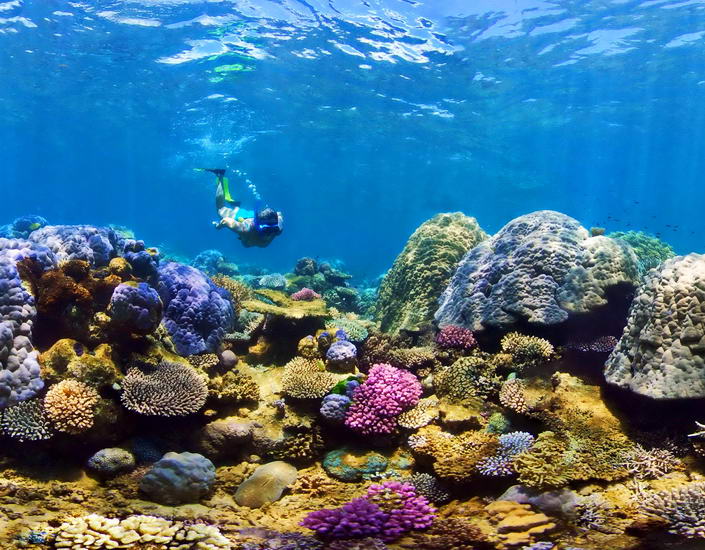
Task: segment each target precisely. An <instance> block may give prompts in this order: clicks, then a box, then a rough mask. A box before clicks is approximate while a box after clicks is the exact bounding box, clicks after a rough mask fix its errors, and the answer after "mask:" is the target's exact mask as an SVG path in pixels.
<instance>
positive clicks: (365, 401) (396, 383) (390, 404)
mask: <svg viewBox="0 0 705 550" xmlns="http://www.w3.org/2000/svg"><path fill="white" fill-rule="evenodd" d="M421 393H422V388H421V384H420V383H419V381H418V380H417V378H416V377H415V376H414V375H413V374H411V373H410V372H407V371H403V370H401V369H397V368H394V367H392V366H391V365H385V364H381V365H374V366H373V367H372V368H371V369H370V372H369V375H368V377H367V379H366V380H365V381H364V382H363V383H362V384H361V385H360V386H359V387H358V388H357V389H356V390H355V392H354V393H353V395H352V399H353V402H352V404H351V405H350V408H349V409H348V413H347V416H346V417H345V425H346V426H348V427H349V428H352V429H353V430H355V431H356V432H359V433H361V434H364V435H380V434H390V433H393V432H394V431H395V429H396V427H397V417H398V416H399V415H400V414H401V413H402V412H404V411H405V410H408V409H410V408H411V407H413V406H414V405H416V403H418V401H419V399H420V397H421Z"/></svg>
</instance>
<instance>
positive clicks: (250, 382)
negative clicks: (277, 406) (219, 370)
mask: <svg viewBox="0 0 705 550" xmlns="http://www.w3.org/2000/svg"><path fill="white" fill-rule="evenodd" d="M208 395H209V396H210V397H212V398H214V399H216V400H218V401H222V402H223V403H230V404H235V403H241V402H243V401H258V400H259V398H260V391H259V386H258V385H257V382H255V380H254V379H253V378H252V377H251V376H250V375H249V374H247V373H245V372H239V371H234V370H230V371H228V372H226V373H225V374H224V375H222V376H215V377H212V378H209V380H208Z"/></svg>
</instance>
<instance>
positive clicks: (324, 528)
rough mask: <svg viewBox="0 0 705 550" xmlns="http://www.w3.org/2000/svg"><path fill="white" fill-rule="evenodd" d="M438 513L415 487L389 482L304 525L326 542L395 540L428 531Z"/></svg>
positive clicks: (310, 517) (310, 518) (316, 514)
mask: <svg viewBox="0 0 705 550" xmlns="http://www.w3.org/2000/svg"><path fill="white" fill-rule="evenodd" d="M434 518H435V510H434V509H433V508H431V507H430V506H429V504H428V501H427V500H426V499H425V498H424V497H422V496H418V495H417V493H416V490H415V489H414V487H413V486H412V485H408V484H403V483H399V482H396V481H388V482H385V483H383V484H382V485H372V486H371V487H370V488H369V489H368V490H367V494H366V495H365V496H364V497H361V498H356V499H353V500H352V501H351V502H349V503H347V504H345V505H343V507H342V508H334V509H323V510H317V511H315V512H311V513H310V514H309V515H308V516H306V517H305V518H304V520H303V521H302V522H301V525H302V526H303V527H307V528H309V529H312V530H314V531H316V533H317V534H318V535H319V536H320V537H322V538H324V539H346V538H364V537H379V538H380V539H382V540H383V541H393V540H396V539H398V538H399V537H401V536H402V535H404V534H405V533H408V532H410V531H413V530H419V529H427V528H428V527H430V526H431V524H432V523H433V520H434Z"/></svg>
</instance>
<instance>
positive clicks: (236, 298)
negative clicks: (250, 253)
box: [211, 275, 253, 313]
mask: <svg viewBox="0 0 705 550" xmlns="http://www.w3.org/2000/svg"><path fill="white" fill-rule="evenodd" d="M211 280H212V281H213V282H214V283H215V284H216V285H217V286H219V287H220V288H224V289H225V290H227V291H228V292H230V296H231V300H230V301H231V302H232V304H233V308H234V309H235V312H236V313H237V312H238V311H240V306H241V304H242V303H243V302H244V301H245V300H251V299H252V296H253V295H252V289H251V288H250V287H249V286H247V285H246V284H244V283H241V282H240V281H238V280H237V279H233V278H232V277H228V276H227V275H214V276H213V277H211Z"/></svg>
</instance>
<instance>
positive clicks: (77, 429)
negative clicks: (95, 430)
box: [44, 379, 99, 434]
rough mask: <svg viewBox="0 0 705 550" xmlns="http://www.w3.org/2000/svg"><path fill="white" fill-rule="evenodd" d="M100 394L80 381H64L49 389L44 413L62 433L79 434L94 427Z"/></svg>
mask: <svg viewBox="0 0 705 550" xmlns="http://www.w3.org/2000/svg"><path fill="white" fill-rule="evenodd" d="M98 399H99V396H98V392H96V391H95V390H94V389H93V388H91V387H90V386H88V385H86V384H84V383H83V382H79V381H78V380H70V379H68V380H62V381H61V382H59V383H58V384H55V385H53V386H52V387H51V388H49V391H48V392H47V394H46V396H45V397H44V411H45V413H46V416H47V418H48V419H49V420H50V421H51V422H52V424H53V425H54V428H56V429H57V430H58V431H60V432H65V433H69V434H79V433H82V432H85V431H86V430H89V429H90V428H91V427H93V420H94V410H95V406H96V405H97V403H98Z"/></svg>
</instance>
